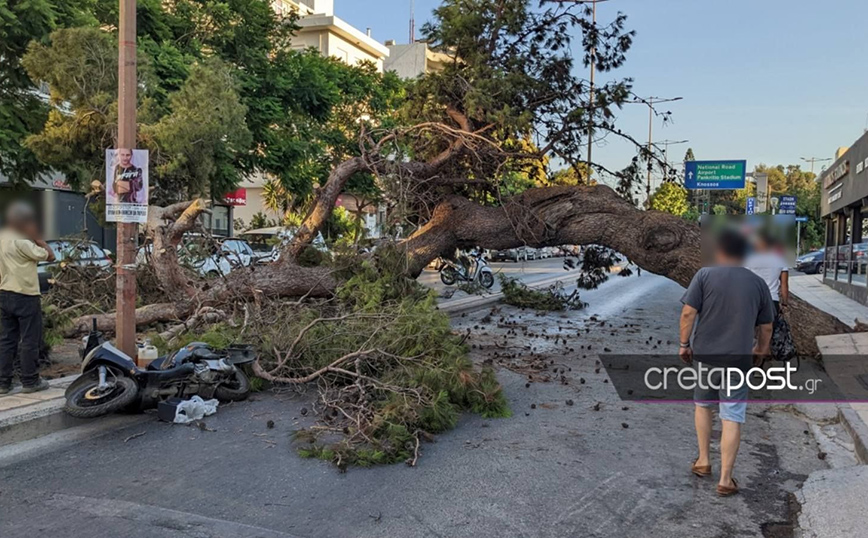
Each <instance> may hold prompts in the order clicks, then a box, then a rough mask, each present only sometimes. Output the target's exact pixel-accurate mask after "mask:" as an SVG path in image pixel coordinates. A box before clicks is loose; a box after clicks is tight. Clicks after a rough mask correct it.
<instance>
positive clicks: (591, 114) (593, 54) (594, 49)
mask: <svg viewBox="0 0 868 538" xmlns="http://www.w3.org/2000/svg"><path fill="white" fill-rule="evenodd" d="M591 3H592V4H593V7H592V8H591V12H592V17H593V22H594V26H595V27H596V26H597V0H593V1H592V2H591ZM596 58H597V44H596V42H595V43H594V44H593V45H591V94H590V97H589V100H588V102H589V108H588V119H589V120H590V121H589V125H588V179H587V183H588V185H590V184H591V176H592V175H593V173H594V168H593V165H592V164H591V163H592V162H593V161H592V159H591V154H592V153H593V147H594V97H595V96H594V74H595V73H596V70H597V66H596Z"/></svg>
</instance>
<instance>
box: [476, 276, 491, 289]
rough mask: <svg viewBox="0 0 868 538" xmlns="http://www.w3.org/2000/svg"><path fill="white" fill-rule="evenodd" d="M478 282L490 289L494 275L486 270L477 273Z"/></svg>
mask: <svg viewBox="0 0 868 538" xmlns="http://www.w3.org/2000/svg"><path fill="white" fill-rule="evenodd" d="M479 283H480V284H482V286H483V287H484V288H486V289H489V290H490V289H491V287H492V286H494V275H493V274H491V273H488V272H485V273H482V274H480V275H479Z"/></svg>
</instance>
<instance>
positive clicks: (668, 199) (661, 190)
mask: <svg viewBox="0 0 868 538" xmlns="http://www.w3.org/2000/svg"><path fill="white" fill-rule="evenodd" d="M650 207H651V209H656V210H657V211H665V212H666V213H671V214H673V215H676V216H679V217H681V216H683V215H684V214H685V213H687V210H688V208H689V207H690V204H689V203H688V201H687V189H685V188H684V187H682V186H681V185H678V184H676V183H674V182H671V181H667V182H665V183H663V184H661V185H660V186H659V187H657V190H656V191H655V192H654V194H652V195H651V205H650Z"/></svg>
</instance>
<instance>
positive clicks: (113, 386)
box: [64, 320, 256, 418]
mask: <svg viewBox="0 0 868 538" xmlns="http://www.w3.org/2000/svg"><path fill="white" fill-rule="evenodd" d="M81 354H82V357H83V358H84V360H83V362H82V364H81V376H80V377H79V378H78V379H76V380H75V381H74V382H73V383H72V384H71V385H70V386H69V388H67V389H66V406H65V407H64V410H65V411H66V412H67V413H69V414H70V415H72V416H74V417H79V418H93V417H99V416H102V415H107V414H109V413H113V412H115V411H120V410H122V409H136V410H144V409H149V408H155V407H157V404H158V403H159V402H161V401H164V400H168V399H169V398H181V399H186V398H188V397H190V396H193V395H199V396H201V397H202V398H204V399H211V398H217V399H218V400H221V401H240V400H244V399H245V398H247V396H248V395H249V394H250V380H249V379H248V378H247V374H245V373H244V372H243V371H242V370H241V369H240V368H239V366H241V365H243V364H249V363H251V362H253V361H255V360H256V354H255V352H254V350H253V346H249V345H236V346H231V347H228V348H226V349H224V350H219V351H217V350H214V349H213V348H211V347H210V346H208V345H207V344H204V343H202V342H194V343H192V344H189V345H187V346H184V347H183V348H181V349H179V350H178V351H176V352H174V353H172V354H170V355H167V356H165V357H161V358H159V359H156V360H155V361H153V362H151V363H150V364H149V365H148V366H147V368H144V369H143V368H139V367H138V366H136V363H135V361H134V360H133V359H132V358H131V357H130V356H128V355H126V354H125V353H124V352H123V351H121V350H119V349H118V348H116V347H115V346H113V345H111V344H110V343H109V342H106V341H105V338H103V334H102V333H101V332H99V331H98V330H97V328H96V320H94V322H93V330H92V331H91V332H90V334H89V335H88V337H87V339H86V341H85V346H84V349H83V350H82V353H81Z"/></svg>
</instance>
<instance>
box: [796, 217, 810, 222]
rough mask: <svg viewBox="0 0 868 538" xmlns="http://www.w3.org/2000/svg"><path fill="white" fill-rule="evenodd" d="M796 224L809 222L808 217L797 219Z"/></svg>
mask: <svg viewBox="0 0 868 538" xmlns="http://www.w3.org/2000/svg"><path fill="white" fill-rule="evenodd" d="M796 222H808V217H796Z"/></svg>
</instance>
